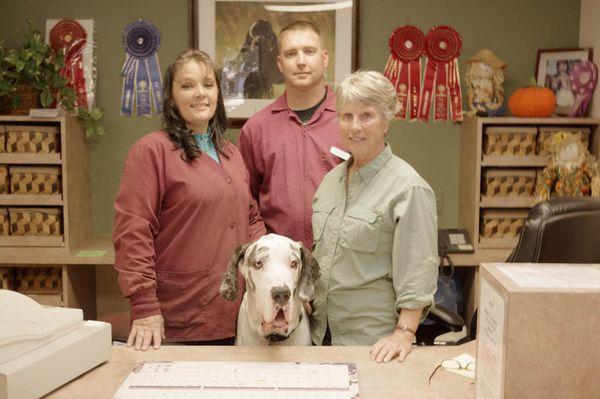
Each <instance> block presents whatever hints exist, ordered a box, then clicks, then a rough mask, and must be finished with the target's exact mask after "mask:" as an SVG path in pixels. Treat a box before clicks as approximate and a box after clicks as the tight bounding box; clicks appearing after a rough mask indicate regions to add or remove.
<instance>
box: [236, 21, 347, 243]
mask: <svg viewBox="0 0 600 399" xmlns="http://www.w3.org/2000/svg"><path fill="white" fill-rule="evenodd" d="M278 45H279V53H278V56H277V65H278V67H279V70H280V71H281V73H282V74H283V76H284V80H285V88H286V90H285V93H284V94H283V95H282V96H281V97H279V98H278V99H276V100H275V101H274V102H273V103H271V104H270V105H269V106H267V107H265V108H264V109H263V110H261V111H260V112H258V113H257V114H256V115H254V116H253V117H251V118H250V119H249V120H248V121H247V122H246V124H245V125H244V127H243V128H242V133H241V135H240V139H239V142H238V146H239V148H240V152H241V154H242V156H243V158H244V162H245V163H246V167H247V168H248V172H249V173H250V188H251V191H252V195H253V196H254V198H255V199H256V200H257V202H258V204H259V208H260V212H261V215H262V217H263V220H264V222H265V225H266V226H267V229H268V230H269V231H272V232H275V233H277V234H282V235H285V236H288V237H290V238H292V239H293V240H296V241H302V242H303V243H304V244H305V245H306V246H307V247H308V248H311V246H312V243H313V237H312V226H311V217H312V199H313V196H314V194H315V191H316V189H317V187H318V186H319V184H320V183H321V180H322V179H323V177H324V176H325V174H326V173H327V172H329V171H330V170H331V169H332V168H333V167H334V166H335V165H337V164H338V163H340V162H341V159H340V158H338V157H336V156H335V155H332V154H331V153H330V150H331V147H332V146H334V147H337V148H340V147H341V142H340V134H339V130H338V124H337V120H336V112H335V96H334V94H333V91H332V90H331V89H330V88H328V87H327V86H326V85H325V79H324V75H325V70H326V68H327V64H328V62H329V55H328V53H327V50H325V49H324V48H323V40H322V37H321V33H320V32H319V30H318V29H317V27H316V26H314V25H313V24H311V23H310V22H306V21H296V22H292V23H291V24H289V25H288V26H286V27H285V28H283V29H282V31H281V33H280V34H279V39H278Z"/></svg>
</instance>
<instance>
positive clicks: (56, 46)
mask: <svg viewBox="0 0 600 399" xmlns="http://www.w3.org/2000/svg"><path fill="white" fill-rule="evenodd" d="M49 40H50V46H52V49H53V50H54V51H59V50H62V49H64V51H65V66H64V67H63V69H62V70H61V71H60V74H61V75H62V76H64V77H65V78H66V79H67V86H68V87H72V88H73V90H75V95H76V97H77V105H78V106H80V107H85V108H88V99H87V93H86V89H85V75H84V72H83V50H84V48H85V46H86V44H87V33H86V32H85V29H84V28H83V26H81V24H79V22H77V21H74V20H72V19H63V20H61V21H59V22H58V23H57V24H56V25H54V26H53V27H52V29H51V30H50V39H49Z"/></svg>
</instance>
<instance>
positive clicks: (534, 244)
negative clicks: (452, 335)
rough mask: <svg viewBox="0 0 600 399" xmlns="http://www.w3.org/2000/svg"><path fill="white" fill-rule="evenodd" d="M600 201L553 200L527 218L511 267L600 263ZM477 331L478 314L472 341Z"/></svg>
mask: <svg viewBox="0 0 600 399" xmlns="http://www.w3.org/2000/svg"><path fill="white" fill-rule="evenodd" d="M599 235H600V199H597V198H590V197H562V198H551V199H550V200H548V201H545V202H540V203H538V204H536V205H535V206H534V207H533V208H531V210H530V211H529V214H528V215H527V220H526V221H525V225H524V226H523V228H522V229H521V233H520V235H519V242H518V244H517V246H516V247H515V249H514V250H513V252H512V253H511V254H510V256H509V257H508V259H507V260H506V262H509V263H518V262H520V263H600V243H599V242H598V236H599ZM476 330H477V310H476V311H475V314H474V315H473V319H472V321H471V330H470V331H471V337H472V338H475V333H476Z"/></svg>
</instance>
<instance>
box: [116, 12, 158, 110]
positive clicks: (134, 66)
mask: <svg viewBox="0 0 600 399" xmlns="http://www.w3.org/2000/svg"><path fill="white" fill-rule="evenodd" d="M159 47H160V32H159V31H158V29H157V28H156V26H154V25H153V24H151V23H149V22H146V21H143V20H141V19H140V20H138V21H136V22H133V23H131V24H129V25H127V27H126V28H125V30H124V31H123V49H124V50H125V55H126V58H125V63H124V64H123V68H122V69H121V76H122V77H123V91H122V93H121V115H127V116H131V113H132V112H133V104H134V102H135V104H136V110H137V115H143V116H150V114H151V113H152V109H151V103H153V104H154V109H155V110H156V112H157V113H161V112H162V111H163V106H162V101H163V93H162V78H161V75H160V67H159V63H158V49H159Z"/></svg>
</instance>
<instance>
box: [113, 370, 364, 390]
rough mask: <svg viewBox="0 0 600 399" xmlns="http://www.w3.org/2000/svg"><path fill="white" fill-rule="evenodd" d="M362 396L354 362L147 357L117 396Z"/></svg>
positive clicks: (125, 382) (132, 373)
mask: <svg viewBox="0 0 600 399" xmlns="http://www.w3.org/2000/svg"><path fill="white" fill-rule="evenodd" d="M148 397H152V398H155V399H180V398H181V399H184V398H210V399H234V398H235V399H238V398H240V397H243V398H248V399H255V398H256V399H259V398H260V399H270V398H273V399H275V398H277V399H283V398H286V399H296V398H297V399H312V398H324V399H358V398H359V390H358V376H357V372H356V366H355V364H354V363H273V362H187V361H185V362H184V361H178V362H143V363H140V364H139V365H138V366H137V367H136V368H135V369H134V370H133V371H132V372H131V373H130V374H129V376H128V377H127V379H125V381H124V382H123V384H122V385H121V387H120V388H119V390H118V391H117V392H116V393H115V396H114V399H138V398H139V399H141V398H148Z"/></svg>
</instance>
